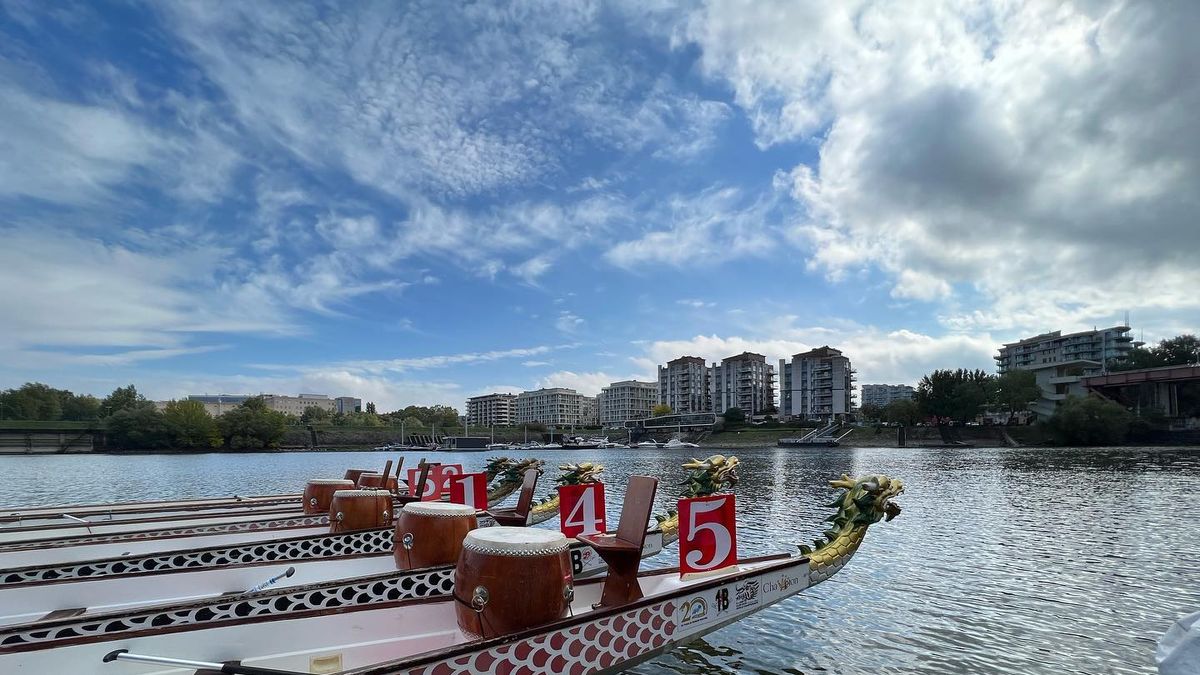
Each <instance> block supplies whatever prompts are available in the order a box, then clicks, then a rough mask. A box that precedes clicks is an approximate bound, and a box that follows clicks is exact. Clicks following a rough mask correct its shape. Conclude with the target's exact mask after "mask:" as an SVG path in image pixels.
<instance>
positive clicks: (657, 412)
mask: <svg viewBox="0 0 1200 675" xmlns="http://www.w3.org/2000/svg"><path fill="white" fill-rule="evenodd" d="M670 414H671V406H669V405H667V404H666V403H659V404H658V405H656V406H654V408H653V409H652V410H651V411H650V415H651V416H653V417H662V416H663V415H670Z"/></svg>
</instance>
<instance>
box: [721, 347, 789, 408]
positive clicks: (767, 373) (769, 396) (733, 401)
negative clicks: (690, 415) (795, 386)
mask: <svg viewBox="0 0 1200 675" xmlns="http://www.w3.org/2000/svg"><path fill="white" fill-rule="evenodd" d="M709 382H710V385H709V387H710V389H711V390H712V404H711V408H710V409H711V410H712V411H713V412H715V413H717V414H718V415H720V414H721V413H723V412H725V411H726V410H729V409H730V408H738V409H739V410H741V411H742V412H743V413H745V414H746V417H747V418H750V417H751V416H752V415H755V414H758V413H764V412H770V411H774V410H775V369H774V368H773V367H772V366H770V365H768V364H767V357H765V356H763V355H762V354H755V353H753V352H742V353H741V354H738V355H737V356H730V357H728V358H725V359H722V360H721V363H719V364H717V363H714V364H713V366H712V370H711V374H710V375H709Z"/></svg>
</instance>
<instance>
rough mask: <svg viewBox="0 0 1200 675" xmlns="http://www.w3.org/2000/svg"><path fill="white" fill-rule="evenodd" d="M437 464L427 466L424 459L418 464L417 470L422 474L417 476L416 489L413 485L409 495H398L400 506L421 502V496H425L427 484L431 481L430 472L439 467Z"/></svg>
mask: <svg viewBox="0 0 1200 675" xmlns="http://www.w3.org/2000/svg"><path fill="white" fill-rule="evenodd" d="M437 464H438V463H437V462H430V463H429V464H426V463H425V460H424V459H422V460H421V461H420V462H417V468H418V469H419V470H420V473H419V474H417V485H416V487H415V488H414V487H413V486H412V485H409V486H408V494H406V495H401V494H398V495H396V501H397V502H399V503H400V504H411V503H413V502H419V501H421V495H423V494H425V482H426V481H427V480H429V470H430V469H432V468H433V467H434V466H437ZM397 473H399V472H397Z"/></svg>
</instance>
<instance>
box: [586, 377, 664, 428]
mask: <svg viewBox="0 0 1200 675" xmlns="http://www.w3.org/2000/svg"><path fill="white" fill-rule="evenodd" d="M656 405H658V383H657V382H639V381H637V380H622V381H621V382H613V383H612V384H610V385H608V386H607V387H604V388H603V389H601V390H600V395H599V396H597V397H596V406H597V408H598V411H599V417H600V426H602V427H607V428H615V427H623V426H625V423H626V422H628V421H630V420H644V419H646V418H647V417H650V414H651V413H652V412H653V411H654V406H656Z"/></svg>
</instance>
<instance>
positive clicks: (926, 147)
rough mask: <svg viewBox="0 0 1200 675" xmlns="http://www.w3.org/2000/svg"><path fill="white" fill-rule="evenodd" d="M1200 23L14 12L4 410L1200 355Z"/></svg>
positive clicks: (1032, 16) (885, 377) (440, 394)
mask: <svg viewBox="0 0 1200 675" xmlns="http://www.w3.org/2000/svg"><path fill="white" fill-rule="evenodd" d="M1197 25H1200V3H1193V2H1169V1H1164V2H1153V3H1146V2H1108V1H1105V0H1086V1H1083V0H1081V1H1079V2H1074V3H1072V2H1062V3H1010V2H990V1H984V0H979V1H975V2H965V1H964V2H939V1H937V0H928V1H924V2H863V1H847V2H838V3H829V2H822V1H820V0H817V1H813V2H806V1H798V0H781V1H775V0H754V1H753V2H750V1H746V2H732V1H731V2H717V1H714V2H674V1H672V0H632V1H628V2H624V1H619V0H614V1H611V2H604V3H600V2H576V1H566V0H553V1H549V0H547V1H544V2H539V1H529V2H503V1H499V0H498V1H495V2H491V1H489V2H475V3H461V4H460V3H454V2H443V1H440V0H439V1H435V2H403V3H401V2H379V3H371V2H356V3H330V4H323V3H322V4H308V3H302V2H278V3H271V2H266V1H265V0H264V1H262V2H249V3H247V2H211V1H209V2H183V1H179V2H152V3H139V2H136V1H121V2H112V3H109V2H103V1H99V2H86V3H85V2H78V3H76V2H54V3H47V2H40V1H37V0H0V388H7V387H15V386H19V385H20V384H21V383H23V382H25V381H42V382H46V383H48V384H51V385H54V386H58V387H65V388H69V389H72V390H74V391H77V392H87V393H94V394H97V395H104V394H105V393H107V392H108V391H110V390H112V389H113V388H114V387H116V386H121V385H124V384H127V383H134V384H136V385H137V386H138V388H139V390H141V391H142V392H143V393H145V394H146V395H147V396H149V397H151V398H155V399H167V398H174V397H182V396H185V395H187V394H198V393H259V392H273V393H297V392H315V393H327V394H330V395H334V396H339V395H351V396H358V397H361V398H363V399H364V400H369V401H374V402H376V403H377V406H378V408H379V409H380V411H381V412H383V411H385V410H392V409H396V408H400V407H403V406H405V405H410V404H417V405H429V404H434V403H442V404H449V405H454V406H456V407H459V408H461V407H462V406H463V405H464V400H465V399H466V397H468V396H473V395H478V394H482V393H487V392H491V391H520V390H522V389H529V388H535V387H540V386H567V387H574V388H576V389H578V390H579V391H580V392H581V393H585V394H595V393H597V392H598V391H599V389H600V387H601V386H604V385H606V384H608V383H609V382H612V381H616V380H621V379H628V378H639V379H653V378H654V376H655V366H656V365H657V364H660V363H664V362H665V361H667V360H669V359H671V358H675V357H677V356H681V355H684V354H689V355H697V356H703V357H706V358H707V359H709V360H710V361H711V360H718V359H720V358H723V357H725V356H730V355H733V354H737V353H740V352H742V351H744V350H751V351H756V352H759V353H762V354H765V355H766V356H767V358H768V359H770V360H771V362H772V363H774V362H775V360H776V359H779V358H781V357H786V356H789V355H791V354H795V353H798V352H801V351H805V350H807V349H810V348H812V347H817V346H822V345H826V344H828V345H832V346H835V347H838V348H840V349H842V350H843V351H844V352H845V353H846V355H847V356H848V357H850V359H851V360H852V362H853V363H854V366H855V368H856V369H857V370H858V381H859V382H860V383H873V382H889V383H910V384H912V383H915V382H916V381H917V380H918V379H919V378H920V377H921V375H922V374H924V373H927V372H929V371H930V370H932V369H934V368H956V367H969V368H984V369H987V370H989V371H991V370H994V362H993V355H994V354H995V352H996V349H997V348H998V347H999V346H1000V345H1001V344H1002V343H1003V342H1006V341H1012V340H1015V339H1019V338H1021V337H1026V336H1030V335H1034V334H1037V333H1041V332H1045V331H1049V330H1059V329H1061V330H1063V331H1072V330H1081V329H1087V328H1091V327H1093V326H1111V325H1116V324H1119V323H1121V322H1122V321H1123V320H1124V316H1125V313H1126V312H1129V316H1130V323H1131V325H1132V326H1133V328H1134V331H1135V335H1137V336H1144V337H1145V339H1146V340H1147V341H1151V342H1153V341H1156V340H1158V339H1161V338H1163V337H1171V336H1173V335H1176V334H1178V333H1181V332H1195V331H1197V330H1198V329H1200V318H1198V316H1200V314H1198V311H1197V310H1200V292H1198V289H1200V264H1198V263H1197V251H1198V250H1200V226H1198V224H1197V220H1196V214H1197V213H1200V204H1198V202H1200V123H1198V120H1200V116H1197V114H1196V111H1197V110H1200V78H1197V77H1196V76H1195V65H1196V64H1197V63H1200V40H1196V39H1195V37H1194V36H1193V35H1192V33H1193V32H1194V27H1195V26H1197Z"/></svg>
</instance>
